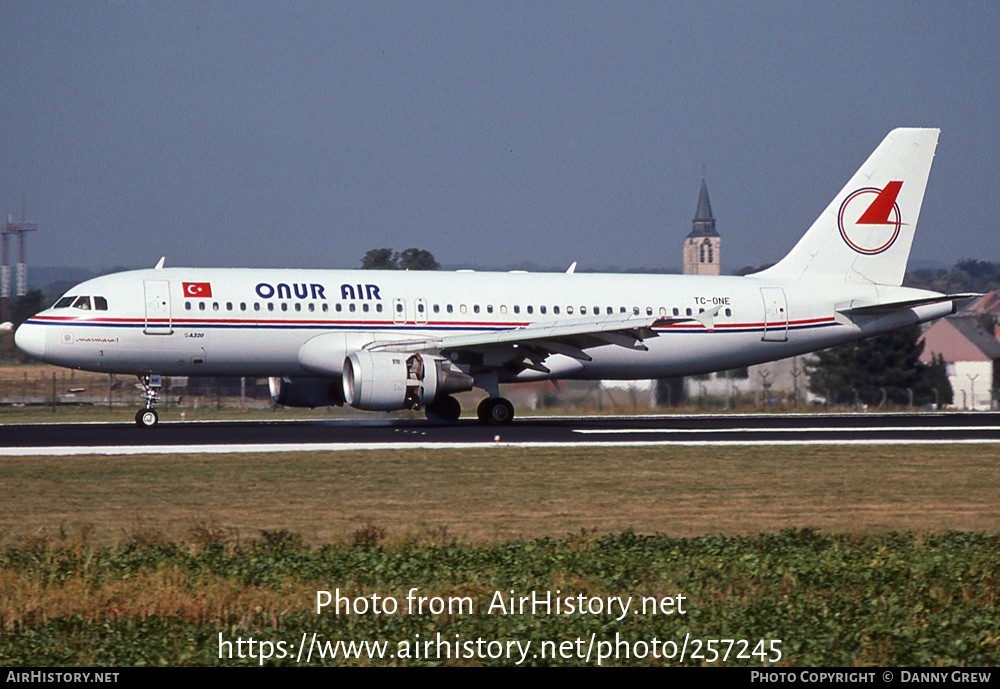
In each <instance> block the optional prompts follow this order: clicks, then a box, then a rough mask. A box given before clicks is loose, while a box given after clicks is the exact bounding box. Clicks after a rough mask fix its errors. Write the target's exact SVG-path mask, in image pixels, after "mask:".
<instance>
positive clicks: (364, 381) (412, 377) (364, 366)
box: [344, 350, 473, 411]
mask: <svg viewBox="0 0 1000 689" xmlns="http://www.w3.org/2000/svg"><path fill="white" fill-rule="evenodd" d="M472 383H473V380H472V376H470V375H469V374H467V373H463V372H462V371H459V370H456V369H453V368H452V366H451V362H450V361H448V360H447V359H443V358H441V357H436V356H431V355H429V354H406V353H400V352H369V351H367V350H361V351H358V352H354V353H352V354H351V355H350V356H348V357H347V358H346V359H345V360H344V400H345V401H346V402H347V403H348V404H349V405H351V406H352V407H356V408H358V409H367V410H369V411H395V410H398V409H416V408H417V407H425V406H427V405H428V404H430V403H431V402H433V401H434V400H436V399H442V398H444V397H446V396H447V395H449V394H451V393H453V392H465V391H466V390H471V389H472Z"/></svg>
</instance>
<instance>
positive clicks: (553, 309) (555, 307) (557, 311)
mask: <svg viewBox="0 0 1000 689" xmlns="http://www.w3.org/2000/svg"><path fill="white" fill-rule="evenodd" d="M552 313H554V314H556V315H559V307H558V306H553V307H552Z"/></svg>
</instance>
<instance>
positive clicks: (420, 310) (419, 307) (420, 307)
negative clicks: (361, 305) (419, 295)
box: [365, 301, 424, 313]
mask: <svg viewBox="0 0 1000 689" xmlns="http://www.w3.org/2000/svg"><path fill="white" fill-rule="evenodd" d="M365 306H368V304H365ZM367 310H368V309H365V311H367ZM423 312H424V303H423V302H422V301H418V302H417V313H423Z"/></svg>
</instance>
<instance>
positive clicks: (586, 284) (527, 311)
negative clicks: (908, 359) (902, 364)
mask: <svg viewBox="0 0 1000 689" xmlns="http://www.w3.org/2000/svg"><path fill="white" fill-rule="evenodd" d="M191 285H199V286H200V287H197V288H196V287H191ZM199 291H200V292H202V294H201V295H198V294H197V292H199ZM207 291H210V292H211V296H204V293H205V292H207ZM189 292H194V293H195V294H189ZM930 294H932V293H929V292H925V291H922V290H914V289H909V288H903V287H887V286H881V285H879V286H876V285H872V284H863V283H851V282H839V283H833V284H827V283H819V282H808V281H795V282H783V281H776V280H773V279H765V278H763V277H753V276H748V277H708V276H680V275H629V274H587V273H574V274H564V273H480V272H457V273H452V272H399V271H348V270H252V269H204V268H169V269H159V270H140V271H131V272H125V273H117V274H113V275H107V276H103V277H99V278H95V279H93V280H89V281H87V282H84V283H82V284H80V285H78V286H77V287H75V288H73V289H72V290H71V291H70V292H69V293H67V296H71V297H80V296H85V297H90V298H91V300H90V304H89V307H90V308H87V309H83V308H78V307H76V306H73V305H71V304H69V305H67V304H68V302H67V300H66V299H65V298H64V299H63V300H61V302H63V304H64V305H63V306H61V307H59V308H50V309H47V310H45V311H43V312H41V313H39V314H38V315H36V316H34V317H33V318H31V319H29V320H28V321H27V322H26V323H25V324H24V325H22V326H21V328H20V329H19V330H18V334H17V338H18V346H20V347H21V348H22V349H23V350H25V351H26V352H28V353H29V354H32V355H33V356H35V357H36V358H38V359H41V360H43V361H47V362H50V363H53V364H58V365H61V366H67V367H72V368H78V369H84V370H90V371H103V372H108V373H132V374H139V375H142V374H148V373H156V374H162V375H224V376H296V377H308V376H314V375H316V368H315V367H310V368H308V369H307V368H305V367H303V364H302V361H301V360H300V350H302V348H303V345H304V344H305V343H306V342H308V341H309V340H311V339H313V338H315V337H317V336H319V335H329V334H338V335H343V337H344V345H343V346H344V351H346V352H347V353H349V352H350V351H354V350H358V349H361V348H363V347H365V346H366V345H369V344H371V343H373V342H378V341H381V342H388V341H396V340H404V341H405V340H411V339H419V338H427V337H431V338H433V337H442V336H447V335H452V334H465V333H480V332H484V331H502V330H510V329H518V328H524V327H527V326H528V325H531V324H539V323H559V322H570V321H572V320H573V319H595V318H599V317H601V316H607V315H615V316H616V317H620V315H621V314H623V313H625V314H634V315H635V316H636V318H647V317H648V316H650V315H652V316H662V317H664V318H667V319H684V318H686V317H690V318H691V319H692V320H686V321H681V322H673V323H669V324H666V325H657V326H655V327H654V331H655V333H656V336H655V337H647V338H646V339H645V340H644V344H645V346H646V347H647V348H648V349H646V350H642V349H638V348H628V347H621V346H616V345H614V344H604V345H600V346H593V347H590V348H588V349H587V354H588V355H589V357H590V358H591V360H589V361H586V360H580V359H579V358H573V357H571V356H566V355H563V354H558V353H556V354H551V355H550V356H548V358H547V359H546V360H545V364H544V367H545V368H546V369H548V371H547V372H545V371H540V370H533V369H524V370H520V371H517V372H513V371H505V370H504V369H503V368H500V369H499V370H498V378H499V382H515V381H526V380H543V379H549V378H552V379H555V378H563V379H602V378H604V379H608V378H617V379H634V378H653V377H669V376H679V375H690V374H697V373H704V372H708V371H716V370H723V369H730V368H737V367H742V366H747V365H750V364H755V363H760V362H764V361H770V360H775V359H781V358H784V357H788V356H793V355H797V354H803V353H806V352H811V351H816V350H819V349H823V348H826V347H830V346H833V345H837V344H840V343H844V342H848V341H851V340H857V339H861V338H863V337H869V336H872V335H876V334H879V333H881V332H886V331H889V330H892V329H895V328H898V327H902V326H905V325H909V324H912V323H918V322H922V321H926V320H930V319H933V318H938V317H940V316H943V315H946V314H947V313H950V312H951V310H952V304H951V302H942V303H934V304H926V305H922V306H917V307H914V308H910V309H904V310H900V311H895V312H893V313H891V314H887V315H881V316H876V315H872V316H868V317H865V318H857V317H855V318H853V319H849V318H847V317H846V316H844V315H842V314H840V313H838V310H843V309H845V308H849V307H851V306H864V305H869V304H878V303H885V302H898V301H905V300H910V299H919V298H922V297H926V296H927V295H930ZM95 297H102V298H103V300H104V302H106V308H99V307H98V304H99V302H97V300H96V299H95ZM100 306H101V307H103V306H105V304H104V303H103V302H101V303H100ZM706 314H707V315H706ZM709 316H711V317H709ZM699 319H700V320H699ZM338 356H342V353H341V354H339V355H338ZM341 366H342V360H341V361H331V362H330V365H329V370H330V371H334V372H335V371H337V370H339V369H340V367H341Z"/></svg>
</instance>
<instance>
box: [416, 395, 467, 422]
mask: <svg viewBox="0 0 1000 689" xmlns="http://www.w3.org/2000/svg"><path fill="white" fill-rule="evenodd" d="M424 413H425V414H426V415H427V418H428V419H429V420H431V421H437V422H439V423H455V422H456V421H458V417H460V416H461V415H462V404H461V402H459V401H458V400H457V399H455V398H454V397H452V396H451V395H448V396H447V397H445V398H444V399H441V400H437V401H435V402H432V403H431V404H429V405H427V408H426V409H425V410H424Z"/></svg>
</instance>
